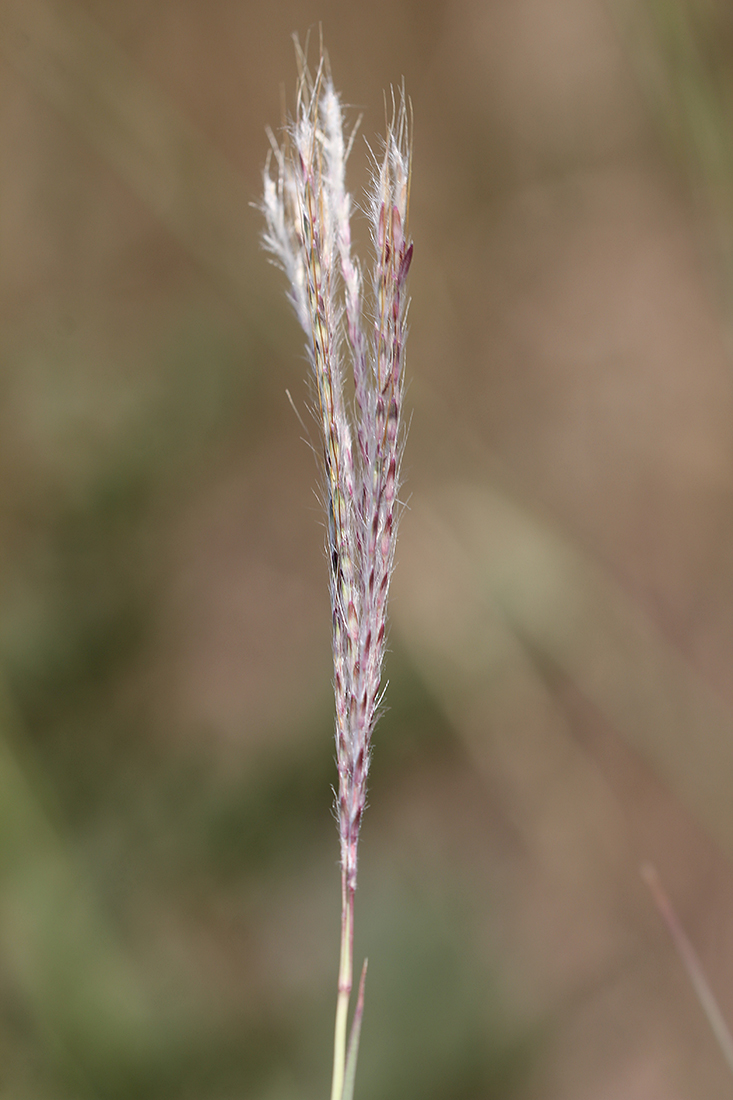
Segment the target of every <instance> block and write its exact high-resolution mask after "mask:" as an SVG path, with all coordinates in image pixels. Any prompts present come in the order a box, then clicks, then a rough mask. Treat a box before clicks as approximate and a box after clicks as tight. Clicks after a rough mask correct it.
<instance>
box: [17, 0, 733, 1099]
mask: <svg viewBox="0 0 733 1100" xmlns="http://www.w3.org/2000/svg"><path fill="white" fill-rule="evenodd" d="M319 21H320V22H321V23H322V26H323V35H324V40H325V43H326V46H327V48H328V51H329V55H330V59H331V66H332V71H333V74H334V80H335V83H336V85H337V87H338V88H340V89H341V91H342V93H343V97H344V100H345V101H346V102H347V103H348V104H349V105H350V106H351V117H352V118H353V119H356V117H357V116H358V115H359V114H360V113H363V122H362V131H361V132H362V133H363V134H364V135H365V136H366V137H367V138H369V139H373V137H374V135H375V134H378V133H379V132H380V131H381V129H382V126H383V118H384V105H383V98H382V97H383V90H384V89H388V88H389V86H390V84H395V83H399V81H400V80H401V78H402V77H403V76H404V79H405V84H406V87H407V90H408V92H409V94H410V96H411V97H412V101H413V105H414V114H415V158H414V177H413V189H412V210H411V222H412V224H411V228H412V233H413V236H414V239H415V260H414V263H413V267H412V272H413V274H412V276H411V291H412V295H413V303H412V307H411V337H410V346H409V354H408V372H409V388H408V394H407V404H408V408H409V413H410V415H411V418H412V422H411V427H410V434H409V440H408V449H407V453H406V459H405V473H406V485H405V490H404V492H405V498H406V500H407V501H408V507H407V509H406V511H405V513H404V517H403V522H402V529H401V541H400V548H399V554H398V559H399V560H398V568H397V576H396V580H395V584H394V589H393V592H394V598H393V604H392V616H391V618H392V625H391V636H390V654H389V660H388V670H387V671H388V677H389V681H390V684H389V691H388V697H387V702H388V707H389V709H388V712H387V714H386V715H385V717H384V719H383V721H382V723H381V725H380V727H379V730H378V733H377V736H376V739H375V741H376V744H375V755H374V762H373V772H372V782H371V806H370V808H369V812H368V815H367V818H366V822H365V826H364V831H363V839H362V857H361V870H360V889H359V893H358V897H357V934H356V955H357V960H360V959H361V958H362V957H363V956H364V955H365V954H367V955H368V956H369V958H370V970H369V979H368V984H367V998H366V1014H365V1023H364V1030H363V1035H362V1051H361V1058H360V1063H361V1064H360V1067H359V1075H358V1079H357V1092H356V1095H357V1097H363V1098H366V1097H375V1098H376V1097H379V1098H380V1100H392V1098H394V1100H398V1098H399V1100H413V1098H414V1100H483V1098H493V1097H502V1098H509V1097H516V1098H523V1100H539V1098H542V1100H576V1098H577V1100H580V1098H581V1097H582V1098H584V1100H622V1098H623V1100H675V1098H678V1097H679V1098H682V1097H687V1096H695V1097H699V1098H705V1100H717V1098H718V1097H720V1098H722V1097H724V1096H729V1095H730V1091H731V1082H730V1076H729V1074H728V1071H727V1070H726V1067H725V1064H724V1061H723V1058H722V1056H721V1054H720V1052H719V1051H718V1049H717V1047H716V1045H715V1041H714V1039H713V1037H712V1034H711V1033H710V1029H709V1028H708V1025H707V1024H706V1022H705V1019H704V1017H703V1015H702V1013H701V1011H700V1008H699V1006H698V1005H697V1003H696V1001H695V997H694V993H693V991H692V988H691V985H690V982H689V980H688V979H687V977H686V976H685V974H684V971H683V968H682V965H681V963H680V961H679V959H678V957H677V955H676V953H675V950H674V947H673V945H672V943H671V941H670V938H669V936H668V934H667V932H666V930H665V928H664V926H663V924H662V921H661V919H660V917H659V916H658V914H657V912H656V910H655V909H654V906H653V904H652V901H651V899H650V897H649V895H648V892H647V891H646V887H645V886H644V885H643V884H642V882H641V879H640V876H639V866H640V864H641V863H642V862H643V861H644V860H651V861H652V862H653V863H654V864H655V865H656V866H657V867H658V869H659V871H660V874H661V876H662V879H663V881H664V882H665V884H666V887H667V890H668V892H669V893H670V895H671V897H672V899H673V902H674V904H675V907H676V909H677V911H678V913H679V915H680V918H681V920H682V921H683V923H684V925H685V927H686V928H687V930H688V932H689V934H690V936H691V938H692V940H693V941H694V943H695V944H696V946H697V948H698V950H699V953H700V955H701V958H702V962H703V965H704V967H705V970H706V972H707V974H708V976H709V979H710V982H711V985H712V987H713V989H714V990H715V993H716V995H717V996H718V998H719V1000H720V1003H721V1007H722V1010H723V1012H724V1014H725V1015H726V1016H727V1018H728V1019H729V1020H731V1021H733V875H731V869H730V863H729V860H730V858H731V856H733V677H732V676H731V671H732V670H733V381H732V377H731V327H730V320H731V309H730V305H731V300H732V292H733V283H732V282H731V273H732V272H733V263H732V262H731V261H732V260H733V137H731V134H733V98H732V96H733V78H732V77H731V73H732V72H733V68H732V67H731V61H732V60H733V17H732V16H731V9H730V6H729V5H727V4H726V3H724V2H723V0H694V2H693V0H690V2H689V3H687V2H686V0H609V2H608V3H602V2H601V0H483V2H476V0H444V2H430V0H373V2H371V3H369V4H367V3H355V2H352V0H341V2H340V3H338V4H337V3H334V2H333V0H324V2H322V3H321V4H319V5H316V4H313V3H311V2H310V0H293V2H282V3H278V4H277V5H274V4H273V5H265V4H254V3H251V2H249V0H238V2H233V0H206V2H204V0H157V2H154V3H150V2H146V3H143V2H142V0H127V2H126V3H124V4H121V3H113V2H111V0H83V2H82V0H0V135H1V137H0V258H1V264H0V288H1V289H0V312H1V318H2V324H1V325H0V354H1V356H2V372H1V373H0V464H1V467H2V477H1V479H0V493H1V495H0V504H1V508H2V522H1V526H0V554H1V556H2V590H1V591H2V603H1V614H0V661H1V677H2V678H1V680H0V702H1V704H2V706H1V707H0V711H1V714H0V879H1V884H0V1097H3V1098H4V1097H8V1098H10V1097H12V1098H13V1100H46V1098H48V1100H51V1098H53V1100H56V1098H66V1097H69V1098H72V1097H73V1098H76V1097H94V1098H113V1100H117V1098H122V1097H133V1096H134V1097H136V1098H138V1097H139V1098H145V1097H150V1098H151V1100H152V1098H156V1100H159V1098H164V1097H170V1098H176V1100H178V1098H181V1100H184V1098H185V1100H188V1098H191V1100H194V1098H196V1100H230V1098H234V1097H238V1098H241V1097H247V1098H248V1100H249V1098H251V1100H285V1098H290V1097H298V1098H300V1100H304V1098H310V1097H314V1098H315V1097H323V1096H325V1095H326V1090H327V1088H328V1082H329V1074H330V1056H331V1042H332V1019H333V1011H334V1005H335V980H336V963H337V958H336V956H337V937H338V923H339V883H338V873H337V867H336V860H337V840H336V832H335V828H334V823H333V821H332V818H331V816H330V800H331V795H330V792H329V787H330V784H331V783H332V782H333V781H334V771H335V770H334V765H333V748H332V699H331V691H330V676H331V666H330V643H329V627H330V623H329V611H328V599H327V588H326V567H325V563H324V560H323V557H324V556H323V521H322V517H321V514H320V508H319V504H318V501H317V499H316V496H314V492H313V490H314V488H316V487H317V484H318V481H317V470H316V464H315V462H314V461H313V460H312V456H311V454H310V451H309V450H308V446H307V444H306V443H304V442H303V441H302V439H301V436H302V434H303V432H302V429H301V427H300V425H299V424H298V422H297V420H296V417H295V416H294V415H293V411H292V409H291V407H290V405H289V403H288V400H287V396H286V390H289V391H290V392H291V393H292V395H293V400H294V402H295V404H296V406H297V407H298V408H299V409H301V410H304V409H305V407H306V406H307V402H308V392H307V386H306V383H305V380H304V379H305V369H306V365H305V357H304V353H303V347H302V339H301V336H300V334H299V331H298V328H297V325H296V322H295V320H294V318H293V317H292V316H291V315H290V312H289V310H288V307H287V305H286V302H285V297H284V285H283V279H282V277H281V276H280V273H279V272H277V271H276V270H275V269H273V268H272V267H271V266H269V265H268V264H267V261H266V258H265V256H264V255H263V254H262V252H261V250H260V247H259V234H260V230H261V224H260V223H261V219H260V216H259V214H258V212H257V211H256V210H255V209H253V208H252V206H251V203H253V202H255V203H256V201H257V199H258V196H259V192H260V188H261V171H262V167H263V165H264V161H265V156H266V151H267V139H266V136H265V131H264V128H265V126H266V125H267V124H268V123H269V124H271V125H277V124H278V121H279V120H280V119H281V117H282V102H283V95H284V94H285V93H284V92H283V88H284V89H285V90H286V94H287V99H288V103H289V104H292V99H293V97H292V92H293V88H294V83H295V60H294V51H293V46H292V42H291V34H292V33H293V32H297V33H298V34H299V35H300V37H301V41H302V40H304V38H305V36H306V34H307V32H308V31H309V29H310V30H311V32H312V39H311V49H312V56H314V57H315V50H314V48H313V47H314V45H316V47H317V40H318V23H319ZM367 164H368V156H367V152H366V148H365V144H364V141H363V140H362V138H361V137H359V138H358V139H357V142H356V144H355V147H354V152H353V154H352V158H351V169H352V177H351V186H352V190H353V192H354V194H355V195H356V196H359V195H360V194H361V193H362V189H363V186H364V185H365V183H366V181H367ZM356 235H357V238H358V239H359V240H360V242H361V244H362V245H366V243H367V233H366V230H365V226H364V224H363V221H362V220H361V219H358V220H357V228H356ZM305 419H306V424H308V414H307V413H306V414H305Z"/></svg>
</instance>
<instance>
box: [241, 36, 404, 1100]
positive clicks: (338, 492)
mask: <svg viewBox="0 0 733 1100" xmlns="http://www.w3.org/2000/svg"><path fill="white" fill-rule="evenodd" d="M298 60H299V67H300V79H299V82H298V94H297V105H296V111H295V117H294V118H293V119H292V120H291V121H290V123H289V124H288V125H287V126H286V127H285V131H284V134H283V139H282V141H281V142H278V141H277V139H276V138H275V136H274V135H273V134H270V141H271V145H272V151H271V153H270V156H269V157H268V162H267V166H266V168H265V173H264V194H263V199H262V204H261V205H262V211H263V213H264V216H265V220H266V228H265V233H264V244H265V247H266V248H267V250H268V251H269V252H270V253H271V254H272V255H273V257H274V258H275V261H276V263H277V264H278V265H279V266H280V267H281V268H282V269H283V271H284V272H285V275H286V276H287V279H288V284H289V286H288V293H289V297H290V301H291V303H292V305H293V307H294V309H295V313H296V315H297V318H298V320H299V322H300V324H301V327H302V328H303V330H304V332H305V334H306V347H307V351H308V358H309V360H310V365H311V376H312V382H313V388H314V393H315V402H314V410H315V415H316V420H317V422H318V427H319V430H320V448H319V449H320V451H321V453H322V457H323V469H324V473H325V479H324V480H325V506H326V513H327V532H328V534H327V555H328V564H329V582H330V591H331V612H332V617H333V684H334V695H335V702H336V759H337V766H338V794H337V799H336V816H337V820H338V829H339V837H340V842H341V951H340V961H339V974H338V999H337V1004H336V1028H335V1040H334V1059H333V1084H332V1091H331V1100H351V1097H352V1095H353V1088H354V1074H355V1070H356V1058H357V1053H358V1046H359V1031H360V1027H361V1018H362V1012H363V1005H364V978H365V975H366V963H365V964H364V968H363V969H362V974H361V981H360V983H359V991H358V995H357V1002H356V1008H355V1010H354V1016H353V1020H352V1025H351V1032H350V1036H349V1041H348V1048H347V1023H348V1013H349V1001H350V998H351V991H352V981H353V944H354V894H355V892H356V876H357V855H358V845H359V831H360V828H361V821H362V816H363V813H364V807H365V804H366V786H367V773H368V771H369V758H370V753H371V742H372V734H373V732H374V726H375V724H376V721H377V718H378V716H379V710H380V706H381V702H382V695H383V688H382V666H383V663H384V650H385V628H386V618H387V600H388V596H389V587H390V579H391V576H392V569H393V566H394V556H395V541H396V537H397V519H398V512H399V498H398V492H399V486H400V464H401V457H402V447H403V431H402V397H403V389H404V364H405V340H406V336H407V307H408V298H407V293H406V281H407V273H408V271H409V269H410V261H411V260H412V242H411V240H410V237H409V232H408V210H409V199H410V155H411V125H410V120H409V119H408V111H407V101H406V98H405V94H404V89H403V90H402V92H401V94H400V95H399V96H395V95H394V94H393V96H392V105H391V117H389V118H388V122H387V133H386V137H385V138H384V140H383V143H382V146H381V147H380V148H379V151H378V153H377V154H376V155H373V156H372V168H373V173H372V181H371V187H370V190H369V193H368V196H367V198H368V201H367V203H366V213H367V217H368V219H369V224H370V227H371V237H372V245H373V261H372V266H371V279H370V283H371V286H370V290H369V292H368V293H365V290H364V280H363V278H362V271H361V268H360V266H359V263H358V262H357V260H356V259H355V258H354V257H353V255H352V250H351V214H352V207H353V203H352V199H351V196H350V195H349V193H348V191H347V190H346V182H345V174H346V161H347V158H348V155H349V151H350V149H351V145H352V142H353V136H354V132H355V131H352V133H351V135H350V137H348V138H346V137H345V134H344V115H343V109H342V105H341V100H340V99H339V96H338V93H337V92H336V91H335V89H334V86H333V83H332V80H331V73H330V70H329V67H328V64H327V62H326V60H325V58H324V56H323V54H322V56H321V61H320V64H319V66H318V70H317V72H316V73H315V74H314V75H312V74H311V73H309V71H308V67H307V65H306V62H305V57H304V55H303V54H302V52H301V51H300V50H299V49H298ZM350 379H353V398H347V396H346V392H345V391H346V390H347V388H348V387H350V386H351V384H352V383H351V381H350Z"/></svg>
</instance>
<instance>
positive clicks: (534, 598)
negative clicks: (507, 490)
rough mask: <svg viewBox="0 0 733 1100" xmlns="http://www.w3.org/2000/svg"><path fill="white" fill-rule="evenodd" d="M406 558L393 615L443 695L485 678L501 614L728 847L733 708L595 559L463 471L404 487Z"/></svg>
mask: <svg viewBox="0 0 733 1100" xmlns="http://www.w3.org/2000/svg"><path fill="white" fill-rule="evenodd" d="M402 561H403V568H402V569H401V570H400V571H399V572H398V576H397V588H396V595H397V599H396V600H395V605H394V607H395V610H394V617H395V625H396V627H397V629H398V630H399V631H400V633H401V635H402V639H403V641H404V642H405V644H406V645H407V646H408V647H409V649H410V651H411V652H412V653H413V655H414V657H415V659H416V660H417V662H418V664H419V666H420V667H421V668H422V669H423V672H424V674H425V675H426V677H427V678H428V682H430V683H431V684H432V685H433V687H434V690H436V691H437V692H439V693H440V694H441V695H442V697H443V698H444V699H446V700H450V699H456V698H460V696H461V695H462V694H465V692H466V689H467V687H468V686H469V685H471V684H481V683H488V682H489V681H490V680H491V679H492V677H493V675H494V673H495V672H496V668H497V665H496V662H497V661H499V662H501V661H502V660H505V658H506V652H505V651H506V647H507V642H506V638H505V637H504V635H503V634H502V629H504V628H503V627H502V624H508V625H509V627H510V628H511V629H512V631H513V632H514V634H515V636H516V637H518V638H519V639H520V640H523V641H524V642H526V643H528V644H529V645H531V647H532V648H534V649H535V650H536V651H538V652H540V653H541V654H543V655H544V657H545V658H546V659H547V660H549V661H550V662H551V663H552V664H554V665H555V667H558V668H559V669H561V670H562V671H563V672H564V673H565V674H566V675H567V676H568V677H569V678H571V680H572V681H573V682H574V683H575V684H576V686H577V687H578V688H579V689H580V690H581V691H582V692H583V694H584V695H585V696H586V697H587V698H588V699H589V700H591V701H592V703H593V704H594V705H595V706H596V707H597V708H598V710H599V711H600V712H601V713H602V714H603V715H604V716H605V717H606V718H607V719H608V720H609V721H610V722H611V723H613V725H614V726H615V728H616V729H617V730H618V731H619V732H620V733H621V734H622V735H623V736H624V737H625V738H626V739H627V741H628V742H629V743H630V744H631V745H632V746H633V747H634V748H635V749H636V750H638V751H639V753H641V754H642V755H643V756H644V757H645V758H646V759H647V761H648V762H649V763H650V764H651V765H652V766H653V767H654V769H655V770H656V772H657V773H658V774H659V776H660V777H661V778H662V779H663V780H664V781H665V782H666V783H667V784H668V785H669V787H670V788H671V789H672V790H673V791H674V792H675V793H676V794H677V795H678V796H679V797H680V798H681V799H682V800H683V801H684V802H685V803H686V804H687V806H688V807H689V808H690V809H691V810H692V811H693V812H694V814H695V815H696V817H697V818H698V820H699V821H700V822H702V823H703V824H704V825H705V826H706V827H707V829H708V830H709V831H710V833H711V834H712V835H713V836H714V837H715V838H716V839H717V841H718V842H719V844H720V845H721V846H722V847H723V849H724V850H725V851H726V852H727V853H728V854H729V855H733V798H731V791H732V790H733V717H732V716H731V714H730V713H729V712H728V710H727V709H726V708H725V706H724V705H723V704H722V702H721V701H720V700H718V699H717V697H716V696H715V695H714V694H713V692H712V691H711V690H710V689H708V688H707V687H706V685H705V684H704V683H703V682H702V680H701V679H700V678H699V677H698V676H697V675H696V674H695V673H694V671H693V670H692V669H691V668H690V667H689V665H688V664H687V663H686V662H685V661H684V659H683V658H682V657H681V655H680V654H679V653H678V652H677V651H676V650H675V649H674V648H673V647H672V646H671V645H670V644H669V643H668V642H667V641H666V639H665V638H664V636H663V635H662V633H661V632H660V631H659V630H658V629H657V628H656V627H655V625H654V624H653V622H652V621H651V620H650V619H649V618H648V617H647V616H646V615H645V614H644V613H643V611H642V610H641V609H640V608H639V607H638V606H637V605H636V604H634V602H633V601H632V600H631V599H630V598H629V596H628V595H627V594H626V593H625V592H624V591H623V590H622V588H621V587H620V586H619V585H618V584H616V583H615V582H614V581H613V579H612V578H611V577H609V576H608V575H607V574H606V573H604V571H603V570H602V569H601V568H600V567H599V566H598V565H597V564H595V563H594V562H592V561H591V560H589V559H588V557H586V556H585V555H584V554H583V553H582V552H581V551H579V550H578V549H577V548H576V547H573V546H572V545H571V544H570V542H569V541H568V540H567V539H565V538H563V537H562V536H561V535H559V534H558V533H557V532H556V531H554V530H553V529H552V528H550V527H549V526H547V525H545V524H544V523H543V522H541V521H539V520H537V519H536V518H535V517H534V516H533V515H531V514H530V512H529V511H526V510H524V509H523V508H522V507H521V506H519V505H518V504H517V503H515V502H514V501H512V500H510V499H509V498H508V497H505V496H503V495H501V494H500V493H499V492H497V491H494V490H490V489H486V488H477V487H469V486H466V485H451V486H449V487H447V488H446V489H444V490H443V491H441V492H438V493H436V494H434V495H433V496H432V497H431V499H430V500H429V501H420V500H416V499H413V501H412V502H411V506H410V514H409V517H408V519H407V521H406V522H405V523H404V525H403V531H402ZM408 563H409V564H408ZM497 624H498V625H497ZM511 705H512V701H511V700H510V699H509V698H508V697H507V693H506V691H504V692H503V694H502V706H503V707H505V708H506V707H507V706H511ZM514 705H516V707H517V708H518V709H521V707H522V706H523V705H524V704H523V700H522V699H521V698H519V697H518V698H517V699H516V703H515V704H514ZM519 736H521V731H520V733H519Z"/></svg>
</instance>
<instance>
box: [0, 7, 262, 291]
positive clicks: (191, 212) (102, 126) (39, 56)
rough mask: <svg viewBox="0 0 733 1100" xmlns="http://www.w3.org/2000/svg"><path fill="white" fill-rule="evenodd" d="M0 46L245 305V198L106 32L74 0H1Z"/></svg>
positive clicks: (233, 177) (239, 184)
mask: <svg viewBox="0 0 733 1100" xmlns="http://www.w3.org/2000/svg"><path fill="white" fill-rule="evenodd" d="M0 52H2V54H4V56H5V57H6V59H7V60H8V61H9V62H10V63H11V64H12V65H13V67H14V68H15V69H16V70H17V71H19V72H20V73H21V74H22V75H23V76H24V77H25V78H26V79H27V80H28V81H29V83H30V84H31V86H32V87H33V88H34V89H35V90H36V91H38V92H40V93H41V95H42V96H43V97H44V98H45V99H46V100H47V101H48V102H49V103H51V104H52V106H53V107H55V108H56V110H58V111H59V113H60V114H61V115H62V116H63V117H64V118H65V119H67V120H68V121H69V122H70V123H71V125H73V126H75V127H76V128H77V129H78V130H79V131H80V132H81V133H82V135H83V136H84V137H85V138H86V140H87V141H88V142H89V143H90V145H91V146H92V147H93V148H95V149H96V150H97V151H98V152H99V153H100V154H101V155H102V156H103V157H104V158H105V159H106V160H107V161H108V162H109V163H110V164H111V165H113V167H114V168H115V169H116V170H117V171H118V172H119V174H120V176H121V177H122V179H123V180H125V182H126V183H127V184H128V185H129V186H130V187H131V188H132V189H133V191H134V192H135V193H136V194H137V195H138V197H139V198H140V199H141V200H142V201H143V203H145V205H146V206H147V207H148V208H149V209H150V210H151V211H152V212H153V213H154V214H155V215H156V216H157V217H158V218H159V219H160V221H161V222H162V223H163V224H164V225H165V226H166V228H167V229H168V230H169V232H170V233H171V234H172V235H173V236H174V237H175V238H176V239H177V240H178V242H179V243H180V244H181V245H183V247H184V248H186V250H187V251H189V252H190V253H191V254H192V255H193V256H194V257H195V258H196V259H197V260H198V261H199V262H200V263H201V264H202V265H203V267H204V269H205V270H206V271H207V273H208V274H209V276H211V277H212V279H213V281H214V282H215V283H216V284H217V285H218V286H219V287H220V288H221V289H223V290H224V292H225V293H228V294H229V295H230V296H231V297H232V298H233V299H234V300H235V301H236V303H237V304H238V305H239V306H240V307H241V306H244V307H245V309H246V310H247V311H249V310H250V309H251V307H252V303H253V301H254V297H255V291H256V286H255V285H254V283H253V281H252V279H251V277H250V274H249V273H250V272H251V271H252V267H253V265H252V264H250V263H248V262H247V256H248V252H249V251H251V249H252V247H253V235H252V233H251V232H250V233H248V232H247V223H246V221H245V218H246V216H247V213H248V208H249V200H250V198H251V196H250V195H249V194H248V193H247V190H246V187H245V185H244V183H243V181H242V180H241V178H240V177H239V176H238V175H237V173H236V172H235V171H234V169H233V168H232V167H231V166H230V165H229V164H228V162H227V161H226V160H225V158H224V157H222V156H220V155H219V154H218V153H217V152H216V150H215V149H214V148H213V147H212V146H211V144H210V143H209V142H207V140H206V138H205V137H204V136H203V134H201V133H199V132H198V131H197V129H196V128H195V127H194V126H193V125H192V124H191V123H190V122H189V121H188V120H187V119H186V118H185V117H184V115H183V114H182V113H181V112H180V111H177V110H176V109H175V107H174V106H173V104H171V103H169V102H168V101H167V100H166V99H165V98H164V96H163V95H162V94H161V93H160V92H159V91H158V90H157V89H155V88H154V87H153V85H152V84H151V83H150V82H149V81H148V80H147V79H146V78H145V77H144V75H143V74H142V73H141V72H140V71H138V70H137V69H136V67H135V66H134V65H133V64H132V62H131V61H130V59H129V58H128V57H127V56H126V55H125V53H124V51H123V50H121V49H120V48H119V47H118V46H116V44H115V43H114V41H113V40H112V39H111V38H110V36H109V35H107V34H106V33H105V32H104V31H103V30H102V28H101V27H100V26H98V25H97V24H96V23H95V22H94V21H93V20H92V19H90V18H89V16H88V15H87V14H86V13H85V12H84V11H83V9H82V8H80V7H79V6H78V5H77V4H75V3H73V0H72V2H69V3H64V4H57V3H54V2H53V0H0Z"/></svg>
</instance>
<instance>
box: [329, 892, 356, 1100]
mask: <svg viewBox="0 0 733 1100" xmlns="http://www.w3.org/2000/svg"><path fill="white" fill-rule="evenodd" d="M353 980H354V891H353V890H352V889H350V888H349V886H348V884H347V882H346V874H345V873H342V875H341V952H340V956H339V977H338V998H337V1000H336V1027H335V1030H334V1039H333V1080H332V1083H331V1100H341V1096H342V1094H343V1091H344V1073H345V1067H346V1031H347V1024H348V1016H349V1001H350V999H351V987H352V984H353Z"/></svg>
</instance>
